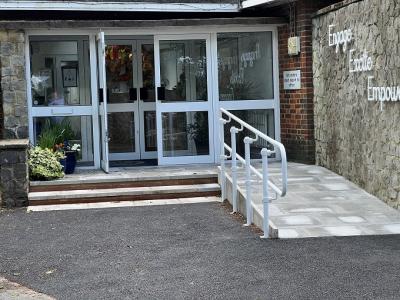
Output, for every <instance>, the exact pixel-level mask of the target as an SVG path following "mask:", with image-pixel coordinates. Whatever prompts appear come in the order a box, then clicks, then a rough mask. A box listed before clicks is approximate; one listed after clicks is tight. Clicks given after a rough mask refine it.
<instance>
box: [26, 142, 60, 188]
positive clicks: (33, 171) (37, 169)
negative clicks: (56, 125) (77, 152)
mask: <svg viewBox="0 0 400 300" xmlns="http://www.w3.org/2000/svg"><path fill="white" fill-rule="evenodd" d="M62 158H63V155H62V153H59V152H54V151H53V150H52V149H48V148H44V149H43V148H41V147H38V146H36V147H34V148H31V149H30V150H29V159H28V165H29V178H30V179H31V180H52V179H58V178H62V177H64V172H63V169H62V166H61V164H60V159H62Z"/></svg>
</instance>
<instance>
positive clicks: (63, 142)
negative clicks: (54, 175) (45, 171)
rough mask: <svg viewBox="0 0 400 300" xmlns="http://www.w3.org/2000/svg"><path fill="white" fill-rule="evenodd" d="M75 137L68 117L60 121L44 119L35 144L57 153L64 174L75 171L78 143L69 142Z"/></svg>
mask: <svg viewBox="0 0 400 300" xmlns="http://www.w3.org/2000/svg"><path fill="white" fill-rule="evenodd" d="M74 137H75V133H74V131H73V130H72V127H71V124H70V122H69V120H68V119H64V120H62V121H61V122H54V121H53V122H52V121H51V120H50V119H48V120H46V122H45V124H44V126H43V128H42V130H41V133H40V135H39V138H38V141H37V145H38V146H39V147H40V148H42V149H50V150H52V151H53V152H56V153H58V154H59V160H60V163H61V165H62V166H63V167H64V173H65V174H72V173H73V172H74V171H75V166H76V161H77V155H78V153H79V151H80V145H79V144H73V145H71V144H70V143H69V141H70V140H72V139H73V138H74Z"/></svg>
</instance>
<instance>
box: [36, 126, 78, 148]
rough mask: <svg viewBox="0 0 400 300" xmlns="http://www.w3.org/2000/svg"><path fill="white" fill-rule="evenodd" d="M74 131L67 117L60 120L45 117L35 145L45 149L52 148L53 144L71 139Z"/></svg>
mask: <svg viewBox="0 0 400 300" xmlns="http://www.w3.org/2000/svg"><path fill="white" fill-rule="evenodd" d="M74 137H75V132H74V131H73V129H72V127H71V123H70V121H69V120H68V119H64V120H62V121H61V122H52V121H51V120H50V119H47V120H46V122H45V124H44V126H43V128H42V132H41V133H40V135H39V138H38V141H37V146H39V147H41V148H43V149H45V148H47V149H54V146H55V145H57V144H60V143H64V142H65V141H69V140H72V139H73V138H74Z"/></svg>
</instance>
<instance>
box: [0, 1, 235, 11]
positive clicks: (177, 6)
mask: <svg viewBox="0 0 400 300" xmlns="http://www.w3.org/2000/svg"><path fill="white" fill-rule="evenodd" d="M0 10H63V11H144V12H238V11H239V6H238V5H237V4H233V3H155V2H112V1H110V2H97V1H90V2H86V1H84V2H80V1H0Z"/></svg>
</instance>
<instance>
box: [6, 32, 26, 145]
mask: <svg viewBox="0 0 400 300" xmlns="http://www.w3.org/2000/svg"><path fill="white" fill-rule="evenodd" d="M0 84H1V93H0V105H1V104H2V105H3V124H2V125H3V130H2V131H3V138H5V139H15V138H16V139H24V138H27V137H28V103H27V100H26V99H27V96H26V79H25V34H24V32H23V31H21V30H0Z"/></svg>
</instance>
